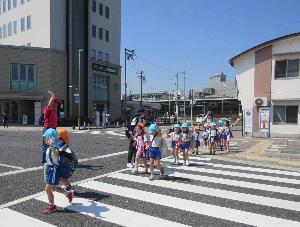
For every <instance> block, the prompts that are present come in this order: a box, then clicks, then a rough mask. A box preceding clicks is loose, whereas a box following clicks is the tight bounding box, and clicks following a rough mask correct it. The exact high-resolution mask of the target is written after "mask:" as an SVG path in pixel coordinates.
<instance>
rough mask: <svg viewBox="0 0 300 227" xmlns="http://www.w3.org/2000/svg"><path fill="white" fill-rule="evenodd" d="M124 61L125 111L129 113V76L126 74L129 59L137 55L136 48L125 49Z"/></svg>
mask: <svg viewBox="0 0 300 227" xmlns="http://www.w3.org/2000/svg"><path fill="white" fill-rule="evenodd" d="M124 52H125V54H124V61H125V69H124V71H125V98H124V113H125V114H126V113H127V76H126V72H127V69H126V62H127V60H133V57H134V55H135V53H134V50H129V49H127V48H125V49H124Z"/></svg>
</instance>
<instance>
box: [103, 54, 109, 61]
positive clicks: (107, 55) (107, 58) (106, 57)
mask: <svg viewBox="0 0 300 227" xmlns="http://www.w3.org/2000/svg"><path fill="white" fill-rule="evenodd" d="M104 60H105V61H106V62H109V53H105V59H104Z"/></svg>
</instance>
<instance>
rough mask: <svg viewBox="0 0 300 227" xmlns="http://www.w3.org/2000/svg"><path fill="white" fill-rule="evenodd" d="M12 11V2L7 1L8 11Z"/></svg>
mask: <svg viewBox="0 0 300 227" xmlns="http://www.w3.org/2000/svg"><path fill="white" fill-rule="evenodd" d="M10 10H11V0H7V11H10Z"/></svg>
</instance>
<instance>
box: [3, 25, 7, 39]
mask: <svg viewBox="0 0 300 227" xmlns="http://www.w3.org/2000/svg"><path fill="white" fill-rule="evenodd" d="M6 29H7V28H6V24H5V25H3V38H6V37H7V30H6Z"/></svg>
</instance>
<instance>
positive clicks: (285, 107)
mask: <svg viewBox="0 0 300 227" xmlns="http://www.w3.org/2000/svg"><path fill="white" fill-rule="evenodd" d="M276 107H277V108H279V107H280V108H282V107H283V108H284V122H277V121H274V119H275V117H274V115H275V113H277V112H275V108H276ZM289 107H296V108H297V113H296V115H297V117H296V122H289V121H287V119H288V117H287V108H289ZM298 113H299V105H287V106H284V105H274V106H273V114H272V115H273V119H272V123H273V124H274V125H298Z"/></svg>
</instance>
